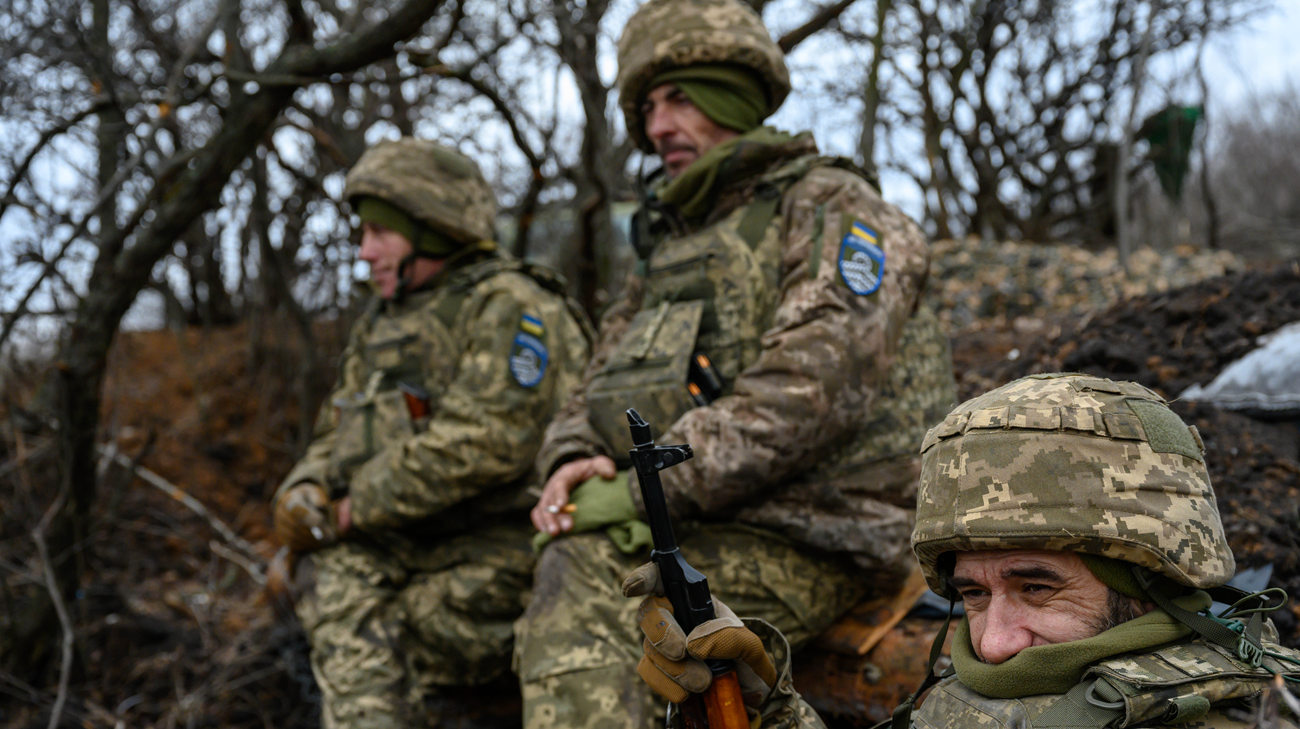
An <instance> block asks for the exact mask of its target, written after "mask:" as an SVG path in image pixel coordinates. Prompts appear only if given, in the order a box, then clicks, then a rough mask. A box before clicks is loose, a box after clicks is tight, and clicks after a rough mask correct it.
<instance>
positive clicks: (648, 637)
mask: <svg viewBox="0 0 1300 729" xmlns="http://www.w3.org/2000/svg"><path fill="white" fill-rule="evenodd" d="M623 595H624V596H625V597H639V596H642V595H647V597H646V599H645V600H643V601H642V602H641V607H640V608H639V609H638V610H637V623H638V624H639V625H640V626H641V632H642V633H644V634H645V640H644V642H643V643H642V645H641V649H642V652H644V653H645V655H644V656H643V657H642V658H641V662H640V663H639V664H637V667H636V670H637V673H638V674H640V676H641V680H643V681H645V682H646V683H647V684H648V685H649V686H650V688H651V689H653V690H654V692H655V693H657V694H659V695H660V696H662V697H664V698H665V699H668V700H669V701H671V702H673V703H675V704H680V703H681V702H683V701H685V700H686V698H687V696H688V695H689V694H690V693H703V692H704V691H705V690H706V689H708V687H709V684H710V683H712V682H713V674H712V673H711V672H710V671H709V667H708V666H707V665H705V663H704V661H705V660H708V659H711V658H725V659H730V660H734V661H736V674H737V677H738V678H739V679H740V692H741V695H742V696H743V697H744V700H745V704H746V705H747V706H749V707H758V706H759V705H760V704H762V702H763V701H764V700H765V699H766V698H767V695H768V694H769V693H770V692H771V688H772V686H773V685H774V684H775V683H776V678H777V676H776V667H775V666H773V665H772V659H771V657H770V656H768V655H767V651H765V650H764V649H763V642H762V640H760V639H759V637H758V636H757V635H755V634H754V633H753V632H752V631H750V630H749V629H748V628H746V627H745V626H744V624H743V623H741V622H740V618H737V617H736V614H735V613H734V612H732V611H731V608H729V607H727V606H726V605H725V604H723V603H722V601H721V600H719V599H718V598H716V597H715V598H713V608H714V611H715V612H716V613H717V617H716V618H714V619H713V620H710V621H708V622H706V623H703V624H701V625H699V626H698V627H696V628H695V629H694V630H692V631H691V634H690V635H686V634H685V633H684V632H683V631H682V628H681V626H680V625H678V624H677V620H676V619H675V618H674V617H673V607H672V604H671V603H669V601H668V599H667V598H666V597H663V588H662V586H661V585H660V582H659V568H658V567H656V566H655V565H654V563H650V564H644V565H641V566H640V567H638V568H637V569H636V570H635V571H634V572H633V573H632V574H631V575H629V576H628V578H627V579H626V580H624V581H623Z"/></svg>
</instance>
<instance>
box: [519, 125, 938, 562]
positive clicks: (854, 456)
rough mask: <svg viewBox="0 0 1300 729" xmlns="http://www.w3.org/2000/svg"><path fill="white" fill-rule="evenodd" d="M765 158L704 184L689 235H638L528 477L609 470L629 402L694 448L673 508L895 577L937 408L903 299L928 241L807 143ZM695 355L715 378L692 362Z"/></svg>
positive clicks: (934, 332) (669, 488) (670, 489)
mask: <svg viewBox="0 0 1300 729" xmlns="http://www.w3.org/2000/svg"><path fill="white" fill-rule="evenodd" d="M767 152H768V153H767V154H766V156H764V157H762V158H761V159H760V160H759V161H758V162H757V163H756V164H754V165H751V169H750V170H748V171H747V173H746V174H743V175H736V176H733V178H732V179H733V180H734V181H732V182H730V183H723V185H722V187H721V192H720V193H719V195H718V197H717V203H716V206H715V207H714V208H713V211H712V212H711V213H710V214H709V215H708V216H707V218H706V219H705V220H704V221H703V222H702V224H700V225H697V226H692V225H689V224H686V223H683V222H682V221H680V220H674V219H673V215H672V211H671V210H669V211H666V213H664V216H663V218H661V219H660V220H659V221H658V222H657V223H654V224H651V225H647V226H645V227H646V229H647V230H648V232H649V234H650V236H651V238H652V241H653V248H650V246H645V247H644V248H643V250H642V252H641V255H642V260H641V261H640V262H639V263H638V266H637V269H636V270H635V271H634V273H633V275H632V276H631V278H630V279H629V281H628V283H627V285H626V287H625V289H624V295H623V297H622V299H621V300H620V301H619V302H617V303H616V304H615V305H614V306H613V307H611V309H610V310H609V311H608V312H607V313H606V315H605V316H604V317H603V320H602V322H601V327H600V338H599V340H598V344H597V347H596V350H595V352H594V356H593V360H592V363H591V365H590V366H589V367H588V369H587V372H586V375H585V380H584V385H583V389H582V391H581V392H579V393H578V395H577V396H576V397H575V398H574V399H572V400H571V401H569V403H568V404H567V405H565V407H564V408H563V409H562V410H561V412H560V414H559V415H557V417H556V419H555V420H554V421H553V422H552V424H551V425H550V426H549V427H548V429H547V432H546V439H545V441H544V443H543V445H542V448H541V451H540V452H539V454H538V469H539V472H540V473H542V474H549V473H551V472H552V471H553V470H554V469H555V468H556V467H558V466H559V465H560V464H561V463H562V462H564V461H565V460H569V459H571V458H575V457H583V456H592V455H598V454H603V455H607V456H610V457H613V458H614V459H615V461H616V462H619V463H620V464H625V463H626V462H627V460H628V459H627V458H626V452H627V449H628V448H629V447H630V446H631V444H630V439H629V436H628V435H627V427H626V419H625V418H624V416H623V412H624V411H625V410H626V408H628V407H632V406H635V407H636V408H637V409H638V410H639V411H640V412H641V413H642V415H643V416H645V417H646V418H647V420H648V421H649V422H650V423H651V425H652V426H654V427H655V431H656V432H655V435H656V438H657V439H658V440H659V441H660V442H664V443H668V442H673V443H689V444H690V445H691V446H692V448H693V449H694V451H695V454H696V457H695V458H694V459H692V460H690V461H687V462H686V463H684V464H682V465H680V466H677V467H675V468H673V469H671V470H668V471H666V472H665V473H664V475H663V483H664V489H665V493H666V495H667V497H668V500H669V504H670V507H671V508H672V510H673V511H674V512H675V513H676V515H677V516H679V517H685V518H692V519H700V520H713V519H728V520H732V519H734V520H739V521H741V522H744V523H748V524H752V525H755V526H759V527H763V528H768V529H773V530H776V531H778V532H780V533H782V534H784V535H786V536H788V537H790V538H792V539H794V540H796V541H798V542H801V543H804V544H808V545H811V546H814V547H817V548H819V549H824V550H828V551H834V552H838V553H841V554H847V555H850V556H851V557H853V558H855V559H856V560H857V561H858V562H859V563H860V564H862V565H863V566H866V567H869V568H872V569H883V570H886V571H896V572H898V573H901V572H902V570H904V569H905V565H906V564H907V561H908V560H910V559H911V557H910V555H909V554H908V551H907V545H908V536H909V534H910V531H911V528H912V514H913V510H912V507H913V505H914V503H915V482H916V477H917V475H918V473H919V460H918V457H917V455H916V454H917V452H918V450H919V448H920V443H921V440H922V439H923V438H924V435H925V431H926V429H927V428H928V427H929V426H930V425H931V424H933V422H935V421H938V420H940V419H942V417H943V416H944V415H945V414H946V413H947V412H948V411H949V410H950V409H951V408H952V406H953V405H954V404H955V387H954V384H953V377H952V365H951V357H950V354H949V350H948V342H947V338H946V336H945V335H943V334H942V332H940V330H939V328H938V325H937V322H936V320H935V318H934V316H933V314H931V313H930V312H928V311H926V310H924V309H922V308H919V301H920V298H921V291H922V289H923V287H924V285H925V280H926V276H927V274H928V267H929V252H928V246H927V244H926V242H925V238H924V236H923V234H922V233H921V231H920V229H919V228H918V227H917V226H916V224H915V223H913V222H912V221H911V220H910V219H908V218H907V216H906V215H904V214H903V213H902V212H901V211H899V210H898V209H897V208H896V207H894V206H892V205H890V204H888V203H886V202H884V201H883V200H882V199H881V197H880V195H879V194H878V192H877V191H876V190H875V189H874V188H873V187H872V186H871V185H870V184H868V182H867V181H866V180H865V179H863V178H862V177H861V176H860V175H858V174H855V173H854V172H851V171H849V170H847V169H844V168H843V167H842V166H839V165H837V164H835V163H834V162H833V161H832V160H828V159H825V158H821V157H818V156H817V154H816V146H815V144H814V143H813V142H812V140H811V138H810V137H808V136H806V135H804V136H800V137H795V138H793V140H792V141H791V142H789V143H788V144H786V145H784V146H783V147H782V148H779V149H775V150H768V151H767ZM773 152H775V153H773ZM646 249H648V250H646ZM699 354H704V355H705V356H706V357H707V358H708V360H710V361H711V364H712V366H713V368H714V370H715V371H716V375H717V377H716V378H710V377H707V376H703V375H702V374H701V373H700V372H699V371H698V370H696V369H693V368H694V365H693V364H692V363H698V362H699V360H698V355H699ZM696 379H700V380H702V381H701V382H699V383H698V384H700V385H707V382H706V381H707V380H710V379H713V380H714V384H715V385H720V387H717V388H715V390H716V391H715V392H713V393H712V395H713V396H714V397H715V398H716V399H712V400H711V401H710V397H709V393H707V392H706V393H702V394H701V393H693V392H691V391H690V390H689V388H690V386H691V385H694V384H697V383H696V382H695V380H696ZM688 381H689V384H688ZM697 389H698V388H697ZM704 389H705V390H707V389H708V388H707V387H705V388H704ZM705 402H707V404H706V405H704V404H703V403H705ZM700 405H703V406H700ZM630 481H631V484H630V488H631V489H632V493H633V498H634V500H636V501H637V502H638V503H639V501H640V493H639V488H638V486H637V484H636V479H635V477H633V478H631V479H630Z"/></svg>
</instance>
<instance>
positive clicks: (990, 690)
mask: <svg viewBox="0 0 1300 729" xmlns="http://www.w3.org/2000/svg"><path fill="white" fill-rule="evenodd" d="M1174 604H1175V605H1178V606H1180V607H1182V608H1185V609H1187V610H1191V611H1192V612H1200V611H1202V610H1208V609H1209V608H1210V605H1211V600H1210V596H1209V595H1208V594H1207V593H1205V592H1203V591H1200V590H1197V591H1196V592H1193V593H1191V594H1189V595H1184V596H1182V597H1179V598H1175V599H1174ZM1191 632H1192V629H1191V628H1188V627H1187V626H1186V625H1183V624H1182V623H1180V622H1178V621H1177V620H1174V618H1173V617H1172V616H1170V615H1169V613H1166V612H1165V611H1164V610H1161V609H1159V608H1156V609H1155V610H1152V611H1151V612H1148V613H1147V614H1146V615H1143V616H1142V617H1139V618H1134V619H1133V620H1129V621H1128V622H1125V623H1122V624H1120V625H1117V626H1115V627H1114V628H1111V629H1110V630H1107V631H1105V632H1104V633H1100V634H1098V635H1095V636H1093V637H1091V638H1085V639H1083V640H1075V641H1070V642H1069V643H1056V644H1053V645H1043V646H1035V647H1033V648H1026V649H1024V650H1022V651H1020V652H1019V653H1017V654H1016V655H1014V656H1012V657H1011V658H1009V659H1007V660H1006V661H1003V662H1002V663H999V664H996V665H994V664H990V663H983V662H981V661H980V660H979V659H978V658H976V657H975V651H974V649H973V648H971V638H970V623H969V621H968V620H967V619H965V618H963V619H962V621H961V624H960V625H958V626H957V635H956V636H954V637H953V641H952V664H953V667H954V668H956V669H957V679H958V680H960V681H961V682H962V683H963V684H965V685H966V686H967V687H969V688H970V689H972V690H974V691H977V692H979V693H981V694H983V695H985V696H988V697H990V698H994V699H1018V698H1021V697H1023V696H1036V695H1038V694H1063V693H1066V692H1067V691H1069V690H1070V689H1072V688H1074V687H1075V686H1076V685H1078V683H1079V682H1080V681H1082V680H1083V674H1084V672H1085V671H1086V670H1087V668H1088V667H1089V666H1091V665H1092V664H1094V663H1096V662H1098V661H1100V660H1102V659H1105V658H1110V657H1111V656H1116V655H1119V654H1121V653H1130V652H1133V651H1140V650H1146V649H1149V648H1155V647H1156V646H1160V645H1164V644H1165V643H1170V642H1173V641H1176V640H1181V639H1183V638H1185V637H1187V636H1188V635H1190V634H1191Z"/></svg>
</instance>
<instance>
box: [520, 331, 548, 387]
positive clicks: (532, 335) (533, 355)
mask: <svg viewBox="0 0 1300 729" xmlns="http://www.w3.org/2000/svg"><path fill="white" fill-rule="evenodd" d="M545 337H546V327H545V326H544V325H543V324H542V320H541V319H538V318H537V317H534V316H529V315H528V314H524V315H523V317H522V318H520V320H519V331H518V332H516V333H515V342H514V345H513V346H512V347H511V348H510V374H511V375H513V376H514V378H515V382H518V383H519V384H520V385H522V386H524V387H536V386H537V385H538V383H540V382H541V381H542V378H543V377H544V376H546V363H547V362H548V361H549V359H550V354H549V353H548V352H547V351H546V342H545Z"/></svg>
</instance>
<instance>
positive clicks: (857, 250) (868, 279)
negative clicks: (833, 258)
mask: <svg viewBox="0 0 1300 729" xmlns="http://www.w3.org/2000/svg"><path fill="white" fill-rule="evenodd" d="M879 243H880V235H879V234H877V233H876V231H874V230H872V229H871V228H868V227H867V226H866V225H863V224H862V223H859V222H857V221H854V222H853V225H852V227H850V228H849V232H848V233H847V234H846V235H845V236H844V240H843V242H841V243H840V260H839V269H840V278H842V279H843V280H844V285H846V286H848V287H849V290H850V291H852V292H853V293H855V294H857V295H858V296H866V295H868V294H874V293H875V292H876V289H879V288H880V282H881V281H882V280H883V279H884V277H885V251H884V249H883V248H881V247H880V245H879Z"/></svg>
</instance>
